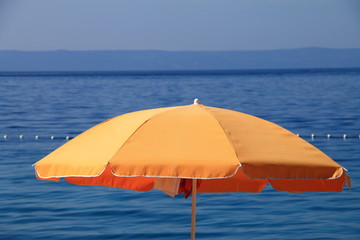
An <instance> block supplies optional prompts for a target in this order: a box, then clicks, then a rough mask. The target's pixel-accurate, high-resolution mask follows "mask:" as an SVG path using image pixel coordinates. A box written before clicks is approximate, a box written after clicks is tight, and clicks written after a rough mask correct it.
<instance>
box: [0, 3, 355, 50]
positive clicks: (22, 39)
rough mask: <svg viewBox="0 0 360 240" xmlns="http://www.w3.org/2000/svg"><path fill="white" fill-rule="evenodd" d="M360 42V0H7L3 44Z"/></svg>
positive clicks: (171, 46) (0, 12)
mask: <svg viewBox="0 0 360 240" xmlns="http://www.w3.org/2000/svg"><path fill="white" fill-rule="evenodd" d="M302 47H326V48H360V0H51V1H49V0H31V1H30V0H0V50H26V51H37V50H60V49H62V50H171V51H182V50H191V51H194V50H201V51H204V50H270V49H289V48H302Z"/></svg>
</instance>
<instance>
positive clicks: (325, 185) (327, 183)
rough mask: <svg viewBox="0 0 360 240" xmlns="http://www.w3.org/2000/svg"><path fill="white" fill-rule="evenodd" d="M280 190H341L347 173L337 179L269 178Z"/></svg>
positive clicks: (273, 185) (272, 184)
mask: <svg viewBox="0 0 360 240" xmlns="http://www.w3.org/2000/svg"><path fill="white" fill-rule="evenodd" d="M269 182H270V184H271V186H272V187H273V188H274V189H276V190H278V191H288V192H341V191H342V190H343V187H344V185H345V183H346V173H345V172H344V173H343V175H341V177H339V178H336V179H327V180H276V179H270V180H269Z"/></svg>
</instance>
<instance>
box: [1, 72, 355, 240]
mask: <svg viewBox="0 0 360 240" xmlns="http://www.w3.org/2000/svg"><path fill="white" fill-rule="evenodd" d="M0 90H1V94H0V136H1V138H0V239H10V240H11V239H175V240H176V239H179V240H180V239H189V236H190V234H189V231H190V216H191V199H183V197H182V196H177V197H175V198H171V197H168V196H167V195H165V194H163V193H161V192H158V191H156V190H154V191H151V192H147V193H141V192H135V191H129V190H123V189H114V188H106V187H95V186H77V185H71V184H68V183H66V182H65V181H60V182H59V183H53V182H46V181H40V180H37V179H36V178H35V176H34V170H33V167H32V166H31V165H32V164H33V163H34V162H36V161H37V160H39V159H41V158H42V157H44V156H45V155H47V154H48V153H49V152H51V151H52V150H54V149H55V148H57V147H58V146H60V145H62V144H63V143H65V142H66V141H65V140H63V139H55V140H50V136H52V135H53V136H55V137H65V136H67V135H69V136H76V135H77V134H79V133H81V132H82V131H84V130H86V129H88V128H90V127H91V126H93V125H95V124H97V123H99V122H102V121H103V120H105V119H108V118H111V117H114V116H117V115H120V114H123V113H126V112H131V111H136V110H141V109H147V108H157V107H167V106H177V105H186V104H191V103H192V101H193V99H194V98H199V99H200V100H201V102H202V103H203V104H205V105H208V106H214V107H222V108H228V109H233V110H237V111H241V112H246V113H249V114H252V115H255V116H258V117H261V118H265V119H266V120H269V121H272V122H275V123H277V124H280V125H281V126H283V127H285V128H287V129H289V130H290V131H293V132H294V133H300V134H301V135H302V136H304V137H305V139H306V140H308V141H310V142H311V143H312V144H314V145H315V146H317V147H318V148H320V149H321V150H322V151H324V152H325V153H327V154H328V155H329V156H330V157H332V158H333V159H334V160H336V161H337V162H339V163H340V164H342V165H343V166H344V167H346V168H347V169H348V170H349V175H350V176H351V177H352V181H353V185H354V188H353V190H351V191H350V190H348V189H345V190H344V191H343V192H342V193H303V194H298V195H293V194H290V193H285V192H278V191H275V190H272V189H271V188H266V189H265V190H264V191H263V192H262V193H260V194H250V193H229V194H200V195H198V211H197V212H198V215H197V238H198V239H309V240H310V239H312V240H315V239H360V191H359V186H360V178H359V171H360V163H359V161H360V139H359V138H348V139H346V140H343V139H342V138H332V139H330V140H328V139H326V138H324V137H322V138H321V137H315V139H314V140H311V139H310V138H309V136H310V134H311V133H315V134H317V135H326V134H328V133H330V134H334V135H336V136H341V135H342V134H348V135H349V136H359V134H360V111H359V109H360V94H359V92H360V70H349V71H341V70H339V71H326V70H322V71H258V72H230V71H228V72H191V73H182V72H172V73H164V72H157V73H156V72H153V73H134V72H133V73H86V74H75V73H66V74H56V73H46V74H16V73H2V74H0ZM4 134H6V135H8V139H3V138H2V136H3V135H4ZM20 134H23V135H24V136H25V138H24V139H21V140H20V139H19V138H18V136H19V135H20ZM35 135H39V136H40V139H39V140H35V139H34V136H35Z"/></svg>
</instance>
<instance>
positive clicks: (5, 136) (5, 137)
mask: <svg viewBox="0 0 360 240" xmlns="http://www.w3.org/2000/svg"><path fill="white" fill-rule="evenodd" d="M7 138H8V136H7V135H4V139H7ZM359 138H360V135H359Z"/></svg>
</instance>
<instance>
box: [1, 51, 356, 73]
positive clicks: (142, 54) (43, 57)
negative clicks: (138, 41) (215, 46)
mask: <svg viewBox="0 0 360 240" xmlns="http://www.w3.org/2000/svg"><path fill="white" fill-rule="evenodd" d="M359 67H360V49H327V48H300V49H286V50H263V51H158V50H139V51H136V50H134V51H132V50H131V51H130V50H129V51H128V50H114V51H113V50H109V51H66V50H58V51H0V71H2V72H4V71H158V70H251V69H302V68H359Z"/></svg>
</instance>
